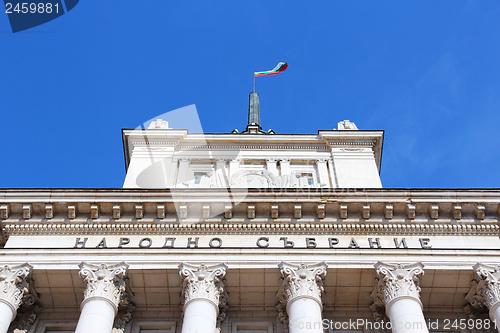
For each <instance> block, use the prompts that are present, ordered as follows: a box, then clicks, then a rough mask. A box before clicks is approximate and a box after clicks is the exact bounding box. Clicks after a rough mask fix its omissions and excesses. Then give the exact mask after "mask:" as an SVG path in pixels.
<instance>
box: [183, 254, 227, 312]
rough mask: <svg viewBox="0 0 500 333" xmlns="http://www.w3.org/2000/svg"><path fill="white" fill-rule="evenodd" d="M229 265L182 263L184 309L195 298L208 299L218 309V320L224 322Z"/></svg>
mask: <svg viewBox="0 0 500 333" xmlns="http://www.w3.org/2000/svg"><path fill="white" fill-rule="evenodd" d="M226 269H227V266H226V265H224V264H218V265H213V266H206V265H204V264H201V265H191V264H185V263H184V264H180V265H179V274H180V276H181V278H182V279H183V281H184V284H183V288H182V294H181V299H182V306H183V309H185V308H186V306H187V305H188V304H189V303H190V302H192V301H194V300H200V299H202V300H206V301H209V302H210V303H212V304H213V305H214V306H215V308H216V309H217V313H218V321H219V322H222V321H223V320H224V318H225V317H226V315H225V310H226V308H227V303H226V297H227V292H226V290H225V287H224V276H225V275H226Z"/></svg>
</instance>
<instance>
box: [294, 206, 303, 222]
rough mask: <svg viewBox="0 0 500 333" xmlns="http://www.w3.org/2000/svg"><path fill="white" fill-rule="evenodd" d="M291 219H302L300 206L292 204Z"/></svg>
mask: <svg viewBox="0 0 500 333" xmlns="http://www.w3.org/2000/svg"><path fill="white" fill-rule="evenodd" d="M293 218H295V219H300V218H302V205H301V204H294V205H293Z"/></svg>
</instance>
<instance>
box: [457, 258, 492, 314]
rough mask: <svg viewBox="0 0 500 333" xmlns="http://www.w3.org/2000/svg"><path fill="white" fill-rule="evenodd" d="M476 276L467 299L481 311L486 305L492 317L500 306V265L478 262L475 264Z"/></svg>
mask: <svg viewBox="0 0 500 333" xmlns="http://www.w3.org/2000/svg"><path fill="white" fill-rule="evenodd" d="M473 269H474V272H475V273H476V274H475V277H474V278H473V279H472V282H471V286H470V290H469V292H468V294H467V296H465V300H466V301H467V302H469V303H470V305H471V306H472V308H473V309H474V310H476V312H479V313H481V312H482V311H481V310H482V309H484V308H485V307H486V308H487V309H489V312H490V317H491V318H493V313H494V312H495V310H496V309H497V308H498V307H499V306H500V266H492V265H485V264H481V263H477V264H475V265H474V266H473Z"/></svg>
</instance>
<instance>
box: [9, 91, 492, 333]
mask: <svg viewBox="0 0 500 333" xmlns="http://www.w3.org/2000/svg"><path fill="white" fill-rule="evenodd" d="M170 125H172V126H173V127H175V124H170ZM123 141H124V149H125V161H126V165H127V176H126V179H125V183H124V186H123V188H120V189H3V190H0V223H1V226H2V235H1V239H0V240H1V245H2V248H1V249H0V254H1V259H0V263H1V265H0V287H1V288H0V333H3V332H7V331H9V332H18V333H21V332H37V333H43V332H45V333H48V332H74V331H75V330H76V332H78V333H110V332H114V333H118V332H120V333H121V332H133V333H140V332H142V333H147V332H149V333H152V332H157V333H160V332H172V333H173V332H182V333H194V332H200V333H215V332H217V331H218V330H220V332H223V333H250V332H253V333H256V332H259V333H264V332H267V333H271V332H272V333H281V332H290V333H303V332H315V333H319V332H384V331H391V330H393V331H394V332H398V333H399V332H427V331H431V332H451V331H460V332H486V331H491V332H493V331H496V328H495V325H494V320H498V321H500V308H499V305H500V284H499V282H498V280H499V278H500V271H499V267H498V265H500V239H499V203H500V191H499V190H497V189H488V190H484V189H460V190H458V189H453V190H444V189H384V188H382V184H381V181H380V177H379V172H380V165H381V156H382V144H383V131H365V130H358V129H357V128H356V126H355V125H354V124H353V123H351V122H349V121H343V122H340V123H339V124H338V127H337V129H335V130H320V131H318V133H316V134H307V135H304V134H276V133H274V132H273V131H269V132H263V131H262V130H261V127H260V121H259V103H258V95H257V94H256V93H252V94H251V95H250V107H249V122H248V126H247V128H246V130H245V131H244V132H242V133H238V132H237V131H233V132H232V133H227V134H201V133H188V131H187V130H182V129H172V128H169V126H168V124H166V123H165V122H163V121H161V120H158V121H155V122H153V123H152V124H151V125H150V126H149V128H148V129H142V130H124V131H123ZM9 325H10V328H9Z"/></svg>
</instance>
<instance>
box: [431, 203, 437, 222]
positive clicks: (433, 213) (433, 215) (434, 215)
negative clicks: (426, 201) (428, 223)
mask: <svg viewBox="0 0 500 333" xmlns="http://www.w3.org/2000/svg"><path fill="white" fill-rule="evenodd" d="M429 217H430V218H431V219H433V220H437V219H438V218H439V205H436V204H431V205H430V206H429Z"/></svg>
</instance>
